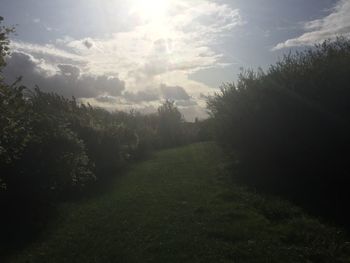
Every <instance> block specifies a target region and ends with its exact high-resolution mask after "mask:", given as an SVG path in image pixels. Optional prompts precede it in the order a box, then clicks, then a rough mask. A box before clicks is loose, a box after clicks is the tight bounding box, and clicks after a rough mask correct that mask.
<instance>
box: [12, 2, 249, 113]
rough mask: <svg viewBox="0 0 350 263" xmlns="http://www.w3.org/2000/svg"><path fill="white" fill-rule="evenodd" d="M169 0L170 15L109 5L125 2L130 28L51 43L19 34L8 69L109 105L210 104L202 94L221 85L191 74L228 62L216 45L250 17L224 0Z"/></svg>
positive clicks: (67, 93)
mask: <svg viewBox="0 0 350 263" xmlns="http://www.w3.org/2000/svg"><path fill="white" fill-rule="evenodd" d="M164 1H165V2H166V3H167V4H166V7H167V8H166V10H163V11H164V12H165V13H164V15H160V14H158V15H155V16H154V15H152V16H147V17H145V16H143V15H142V12H144V11H145V10H142V9H141V10H138V9H134V10H133V12H129V11H131V9H132V6H130V4H131V5H132V4H133V3H135V1H130V3H128V4H127V3H126V2H125V4H123V5H120V1H110V5H111V6H110V8H108V10H118V8H124V9H125V10H121V13H123V14H125V17H124V18H123V21H124V22H123V23H125V21H128V26H127V27H126V28H125V29H124V30H123V31H116V32H114V33H111V32H109V33H108V34H107V33H103V32H101V34H100V36H96V35H97V34H96V35H95V37H92V36H91V37H84V38H77V37H72V36H61V38H60V39H56V40H53V41H51V42H50V43H48V44H34V43H28V42H21V41H13V42H12V44H11V48H12V50H13V55H12V57H11V58H10V59H9V69H8V70H7V75H8V77H9V76H11V77H12V79H13V78H14V76H13V75H14V74H15V75H23V76H24V81H25V83H26V84H27V85H29V86H32V85H34V84H38V85H39V86H40V87H41V88H42V89H43V90H46V91H53V92H57V93H59V94H61V95H64V96H72V95H74V96H76V97H77V98H88V99H89V100H88V101H89V102H91V104H94V103H95V104H94V105H98V106H105V107H106V108H108V109H112V108H113V107H117V105H116V104H121V105H122V104H125V105H128V107H129V106H133V107H135V108H140V109H141V108H145V107H148V109H153V108H155V109H156V108H157V106H158V105H159V104H160V103H161V101H162V99H172V100H175V101H177V103H178V105H179V106H180V105H181V107H183V108H185V107H188V108H189V107H205V103H204V104H203V103H202V102H201V98H199V96H200V94H201V93H203V94H208V93H210V92H213V91H214V89H213V88H212V87H209V86H208V85H205V84H203V83H200V82H198V81H195V80H192V79H191V78H190V76H191V74H193V73H194V72H197V71H199V70H202V69H206V68H212V67H221V66H222V59H223V55H222V54H221V53H220V52H218V51H217V50H218V49H217V48H215V47H216V45H218V44H219V43H220V42H221V40H222V38H224V37H225V36H226V35H227V34H228V33H229V32H231V30H232V29H234V28H235V27H239V26H240V25H242V24H244V21H243V19H242V17H241V15H240V11H239V10H238V9H233V8H231V7H230V6H229V5H226V4H223V3H221V2H216V1H212V0H194V1H186V0H177V1H172V0H164ZM113 3H114V4H113ZM118 3H119V5H118ZM113 5H115V6H113ZM128 7H129V8H130V10H127V8H128ZM138 12H139V13H138ZM149 12H152V13H154V12H156V11H155V10H149ZM105 15H106V16H110V15H114V16H115V13H113V12H107V13H106V14H105ZM109 20H110V17H106V21H109ZM111 21H115V19H114V20H113V19H112V20H111ZM15 64H16V66H14V65H15ZM11 65H13V66H11ZM121 107H123V106H121ZM114 109H115V108H114ZM196 111H199V110H196Z"/></svg>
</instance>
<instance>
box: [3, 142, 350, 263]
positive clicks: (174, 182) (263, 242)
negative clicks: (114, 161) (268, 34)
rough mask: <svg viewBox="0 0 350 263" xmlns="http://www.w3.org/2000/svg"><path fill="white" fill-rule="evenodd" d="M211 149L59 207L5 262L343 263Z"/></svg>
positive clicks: (340, 244)
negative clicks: (234, 176)
mask: <svg viewBox="0 0 350 263" xmlns="http://www.w3.org/2000/svg"><path fill="white" fill-rule="evenodd" d="M222 160H223V155H222V153H221V152H220V150H219V148H218V147H217V146H216V145H215V144H213V143H199V144H193V145H189V146H185V147H180V148H174V149H170V150H163V151H159V152H157V153H155V154H154V156H152V158H150V159H148V160H145V161H143V162H139V163H135V164H133V165H132V167H130V168H129V169H128V171H126V172H125V174H124V175H123V176H120V177H118V178H117V179H116V180H115V182H114V184H113V186H111V187H110V188H109V190H106V192H105V193H104V194H99V195H96V196H93V197H89V198H86V199H84V200H80V201H75V202H67V203H64V204H61V205H60V207H59V209H58V217H57V218H56V219H55V220H54V221H52V222H51V223H50V224H49V226H48V227H47V229H46V230H45V231H44V232H43V234H42V235H41V236H40V237H39V238H38V239H37V240H36V241H35V242H33V243H32V244H30V245H28V246H27V247H26V248H25V249H24V250H22V251H19V252H18V253H16V255H13V256H12V257H10V258H8V260H7V261H8V262H35V263H37V262H38V263H39V262H45V263H46V262H70V263H71V262H104V263H107V262H128V263H129V262H130V263H132V262H179V263H180V262H350V256H349V255H350V249H349V243H348V242H346V237H344V236H343V234H342V232H341V231H339V230H338V229H335V228H332V227H329V226H325V225H323V224H321V223H320V222H319V221H318V220H317V219H315V218H312V217H309V216H307V215H305V214H304V213H303V211H302V210H301V209H299V208H297V207H295V206H293V205H291V204H289V203H287V202H284V201H281V200H278V199H276V198H271V197H264V196H261V195H258V194H255V193H253V192H251V191H249V190H247V189H245V188H243V187H240V186H237V185H235V184H234V183H233V181H232V180H231V176H229V175H228V174H227V172H226V170H225V165H224V163H223V162H222Z"/></svg>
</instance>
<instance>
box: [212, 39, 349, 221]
mask: <svg viewBox="0 0 350 263" xmlns="http://www.w3.org/2000/svg"><path fill="white" fill-rule="evenodd" d="M349 83H350V41H349V40H348V39H346V38H338V39H337V40H335V41H325V42H324V43H322V44H320V45H316V46H315V47H314V48H310V49H308V50H306V51H303V52H296V53H293V54H292V53H290V54H288V55H286V56H284V57H283V59H281V60H280V61H279V62H278V63H276V64H275V65H272V66H271V67H270V68H269V69H268V70H267V72H266V73H265V72H263V71H262V70H259V71H257V72H254V71H250V70H248V71H244V72H242V73H241V74H240V75H239V78H238V81H237V83H236V84H234V83H230V84H225V85H224V86H223V87H222V88H221V92H220V93H218V94H216V95H215V96H213V97H211V98H209V100H208V107H209V109H210V110H211V114H212V118H213V122H214V125H215V130H216V138H217V140H218V141H219V142H220V143H221V145H222V146H223V147H224V148H226V149H227V152H228V153H229V154H230V155H232V156H235V158H236V160H237V158H238V161H237V162H236V163H238V162H240V164H239V165H237V164H236V167H235V168H236V169H240V171H241V172H238V174H240V175H241V177H242V178H241V179H242V180H244V181H245V182H248V183H250V184H252V185H254V186H255V187H258V189H264V190H268V191H270V192H271V191H272V192H273V193H278V194H283V195H287V196H288V197H290V198H293V199H294V200H296V201H298V202H299V203H301V204H304V205H306V206H308V207H309V208H311V209H314V210H317V211H318V212H321V213H324V214H331V215H332V216H333V217H334V216H335V217H337V218H338V219H339V220H342V221H343V222H345V218H346V217H345V215H346V214H348V212H347V210H345V207H346V205H347V200H348V199H349V197H350V195H349V191H348V184H349V183H350V177H349V168H348V161H349V157H350V156H349V151H348V148H349V145H350V144H349V143H350V137H349V131H350V125H349V121H350V118H349V116H350V115H349V114H350V103H349V102H350V88H349Z"/></svg>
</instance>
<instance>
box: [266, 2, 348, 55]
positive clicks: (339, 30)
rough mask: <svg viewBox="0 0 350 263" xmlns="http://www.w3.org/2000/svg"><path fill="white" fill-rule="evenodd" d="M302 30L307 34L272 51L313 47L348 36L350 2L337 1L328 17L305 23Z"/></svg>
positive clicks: (277, 46) (281, 44)
mask: <svg viewBox="0 0 350 263" xmlns="http://www.w3.org/2000/svg"><path fill="white" fill-rule="evenodd" d="M304 29H305V31H307V32H305V33H304V34H302V35H301V36H299V37H296V38H292V39H288V40H287V41H285V42H282V43H279V44H277V45H276V46H275V47H274V48H273V49H272V50H278V49H282V48H288V47H297V46H307V45H313V44H316V43H320V42H322V41H324V40H326V39H334V38H335V37H337V36H339V35H343V36H350V0H340V1H338V3H337V4H336V5H335V7H334V8H333V9H332V10H331V13H330V14H329V15H327V16H326V17H323V18H320V19H316V20H312V21H309V22H306V23H305V24H304Z"/></svg>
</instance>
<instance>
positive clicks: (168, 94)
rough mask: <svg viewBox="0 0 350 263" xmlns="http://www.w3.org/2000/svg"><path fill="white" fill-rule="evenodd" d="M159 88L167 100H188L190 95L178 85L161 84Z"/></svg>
mask: <svg viewBox="0 0 350 263" xmlns="http://www.w3.org/2000/svg"><path fill="white" fill-rule="evenodd" d="M160 90H161V92H162V95H163V97H164V98H165V99H169V100H189V99H191V97H190V96H189V95H188V94H187V92H186V90H185V89H184V88H183V87H180V86H167V85H165V84H162V85H161V86H160Z"/></svg>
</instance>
